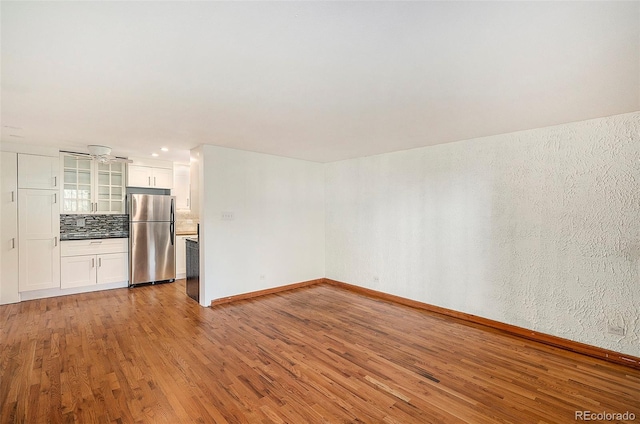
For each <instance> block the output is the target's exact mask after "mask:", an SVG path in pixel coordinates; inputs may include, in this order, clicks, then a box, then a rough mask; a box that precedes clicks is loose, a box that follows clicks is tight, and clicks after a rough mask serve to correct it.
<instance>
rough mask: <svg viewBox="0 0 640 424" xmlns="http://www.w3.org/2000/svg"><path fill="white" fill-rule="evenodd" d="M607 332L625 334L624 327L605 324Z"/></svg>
mask: <svg viewBox="0 0 640 424" xmlns="http://www.w3.org/2000/svg"><path fill="white" fill-rule="evenodd" d="M607 333H609V334H615V335H616V336H624V334H625V329H624V327H620V326H618V325H611V324H610V325H608V326H607Z"/></svg>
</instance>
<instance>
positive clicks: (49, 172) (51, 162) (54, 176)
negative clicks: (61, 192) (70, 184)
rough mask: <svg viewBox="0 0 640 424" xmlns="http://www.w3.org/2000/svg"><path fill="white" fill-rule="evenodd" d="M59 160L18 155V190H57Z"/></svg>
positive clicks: (48, 157) (49, 157)
mask: <svg viewBox="0 0 640 424" xmlns="http://www.w3.org/2000/svg"><path fill="white" fill-rule="evenodd" d="M58 183H59V181H58V158H56V157H51V156H38V155H28V154H22V153H19V154H18V188H38V189H57V188H58Z"/></svg>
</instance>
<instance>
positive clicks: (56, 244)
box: [53, 237, 58, 247]
mask: <svg viewBox="0 0 640 424" xmlns="http://www.w3.org/2000/svg"><path fill="white" fill-rule="evenodd" d="M53 246H54V247H58V237H54V238H53Z"/></svg>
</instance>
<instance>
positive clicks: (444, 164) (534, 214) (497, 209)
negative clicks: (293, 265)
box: [325, 112, 640, 356]
mask: <svg viewBox="0 0 640 424" xmlns="http://www.w3.org/2000/svg"><path fill="white" fill-rule="evenodd" d="M325 229H326V245H325V252H326V276H327V278H331V279H336V280H340V281H344V282H348V283H351V284H356V285H360V286H364V287H368V288H371V289H375V290H380V291H383V292H387V293H391V294H395V295H399V296H403V297H407V298H411V299H415V300H419V301H422V302H426V303H429V304H433V305H438V306H442V307H446V308H450V309H454V310H457V311H462V312H467V313H471V314H475V315H478V316H482V317H487V318H490V319H494V320H498V321H502V322H506V323H509V324H514V325H517V326H522V327H525V328H529V329H533V330H537V331H541V332H545V333H549V334H553V335H557V336H560V337H565V338H568V339H571V340H576V341H580V342H584V343H588V344H592V345H596V346H600V347H604V348H608V349H612V350H615V351H619V352H623V353H628V354H631V355H635V356H640V321H639V317H638V305H640V275H639V267H640V259H639V258H640V112H636V113H632V114H625V115H618V116H613V117H609V118H602V119H595V120H590V121H584V122H578V123H573V124H566V125H560V126H555V127H549V128H541V129H535V130H531V131H523V132H517V133H511V134H506V135H500V136H493V137H486V138H481V139H475V140H468V141H462V142H457V143H450V144H442V145H438V146H433V147H426V148H420V149H414V150H408V151H402V152H396V153H390V154H384V155H379V156H372V157H366V158H359V159H353V160H345V161H340V162H334V163H330V164H327V165H326V228H325ZM608 323H611V324H616V325H625V326H626V327H627V335H626V336H625V337H619V336H614V335H611V334H606V332H605V328H606V326H607V324H608Z"/></svg>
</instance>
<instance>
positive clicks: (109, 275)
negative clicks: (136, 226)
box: [60, 238, 129, 289]
mask: <svg viewBox="0 0 640 424" xmlns="http://www.w3.org/2000/svg"><path fill="white" fill-rule="evenodd" d="M127 243H128V239H124V238H119V239H101V240H65V241H63V242H62V253H61V255H62V258H61V265H60V268H61V270H60V276H61V277H60V280H61V282H60V287H61V288H63V289H67V288H73V287H85V286H95V285H98V284H107V283H120V282H126V281H127V280H128V278H129V277H128V254H127V251H128V246H127Z"/></svg>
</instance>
